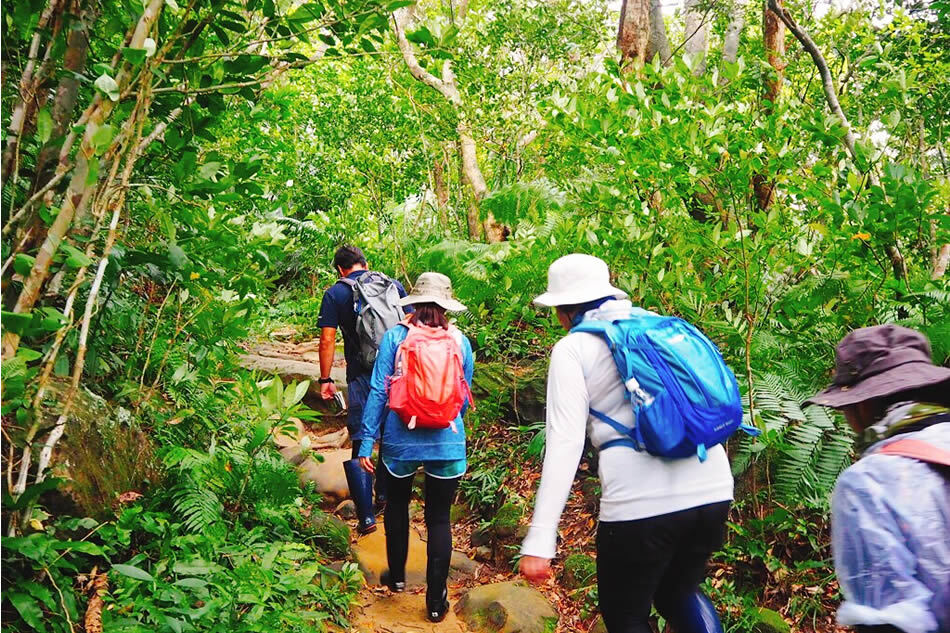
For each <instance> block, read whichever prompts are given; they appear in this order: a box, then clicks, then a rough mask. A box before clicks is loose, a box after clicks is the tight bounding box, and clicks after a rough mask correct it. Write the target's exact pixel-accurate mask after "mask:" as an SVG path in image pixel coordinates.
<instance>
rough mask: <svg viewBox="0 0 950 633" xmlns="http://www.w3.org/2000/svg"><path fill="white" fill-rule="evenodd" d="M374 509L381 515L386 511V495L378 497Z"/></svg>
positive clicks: (377, 514)
mask: <svg viewBox="0 0 950 633" xmlns="http://www.w3.org/2000/svg"><path fill="white" fill-rule="evenodd" d="M373 510H374V511H375V512H376V516H379V515H381V514H382V513H384V512H385V511H386V497H382V498H380V497H377V498H376V504H375V506H374V508H373Z"/></svg>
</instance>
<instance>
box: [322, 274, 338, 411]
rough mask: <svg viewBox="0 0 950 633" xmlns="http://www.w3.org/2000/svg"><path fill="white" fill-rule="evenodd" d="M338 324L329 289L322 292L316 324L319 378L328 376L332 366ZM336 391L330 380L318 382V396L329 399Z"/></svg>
mask: <svg viewBox="0 0 950 633" xmlns="http://www.w3.org/2000/svg"><path fill="white" fill-rule="evenodd" d="M339 325H340V315H339V314H338V310H337V307H336V304H335V303H334V301H333V297H332V296H331V295H330V291H329V290H327V291H326V292H324V293H323V301H321V302H320V317H319V318H318V319H317V326H318V327H319V328H320V379H321V380H323V379H327V378H329V377H330V369H332V368H333V357H334V356H335V355H336V329H337V327H339ZM334 393H336V385H334V384H333V383H332V382H326V383H320V397H321V398H323V399H324V400H329V399H330V398H332V397H333V394H334Z"/></svg>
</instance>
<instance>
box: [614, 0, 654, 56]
mask: <svg viewBox="0 0 950 633" xmlns="http://www.w3.org/2000/svg"><path fill="white" fill-rule="evenodd" d="M649 39H650V0H623V5H622V6H621V8H620V28H619V29H618V30H617V48H619V49H620V53H621V56H622V59H621V64H622V65H623V66H624V67H625V68H632V67H636V66H638V65H643V62H644V60H645V59H646V54H647V42H648V41H649Z"/></svg>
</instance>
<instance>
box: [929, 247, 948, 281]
mask: <svg viewBox="0 0 950 633" xmlns="http://www.w3.org/2000/svg"><path fill="white" fill-rule="evenodd" d="M948 265H950V244H944V245H943V246H941V247H940V251H939V252H938V253H937V256H936V257H934V261H933V269H932V270H931V273H930V279H932V280H933V281H936V280H938V279H940V278H941V277H943V276H944V274H945V273H946V272H947V266H948Z"/></svg>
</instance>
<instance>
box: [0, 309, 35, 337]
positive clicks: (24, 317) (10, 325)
mask: <svg viewBox="0 0 950 633" xmlns="http://www.w3.org/2000/svg"><path fill="white" fill-rule="evenodd" d="M2 316H3V329H5V330H7V331H8V332H14V333H16V334H20V335H23V333H24V332H26V329H27V328H28V327H30V322H31V321H33V313H32V312H25V313H23V312H7V311H6V310H3V312H2Z"/></svg>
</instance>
